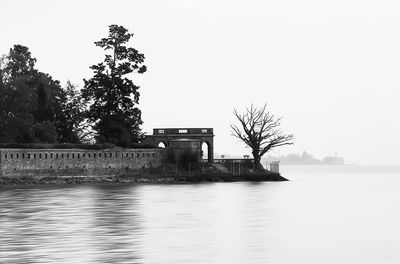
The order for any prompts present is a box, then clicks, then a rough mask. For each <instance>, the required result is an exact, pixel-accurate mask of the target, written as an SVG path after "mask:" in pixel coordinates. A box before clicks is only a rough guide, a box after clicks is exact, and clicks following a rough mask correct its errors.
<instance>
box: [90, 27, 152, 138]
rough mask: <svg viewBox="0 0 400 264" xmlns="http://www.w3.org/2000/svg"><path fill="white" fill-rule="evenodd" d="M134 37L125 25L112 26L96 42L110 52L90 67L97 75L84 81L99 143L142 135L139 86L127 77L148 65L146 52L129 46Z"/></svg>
mask: <svg viewBox="0 0 400 264" xmlns="http://www.w3.org/2000/svg"><path fill="white" fill-rule="evenodd" d="M132 36H133V34H130V33H128V30H127V29H125V28H124V27H122V26H118V25H111V26H109V34H108V37H107V38H103V39H101V40H100V41H97V42H95V45H96V46H98V47H100V48H103V49H104V50H105V51H106V52H108V53H106V55H105V59H104V61H103V62H101V63H98V64H97V65H93V66H91V67H90V68H91V69H92V70H93V72H94V76H93V77H92V78H91V79H89V80H84V82H85V86H84V88H83V89H82V96H83V98H84V99H85V101H86V102H88V104H89V109H88V112H87V114H88V118H89V119H90V120H91V121H92V122H93V123H94V126H93V129H94V131H95V132H96V141H97V142H101V143H105V142H108V143H114V144H117V145H126V144H129V143H131V142H138V140H139V138H140V136H141V131H140V125H141V124H142V119H141V111H140V110H139V109H138V108H137V104H138V103H139V91H138V89H139V86H137V85H135V84H134V83H133V82H132V80H131V79H130V78H129V77H128V76H129V75H130V74H132V73H144V72H145V71H146V66H144V65H143V62H144V55H143V54H141V53H139V52H138V51H137V50H136V49H134V48H132V47H127V46H126V44H127V43H128V41H129V40H130V39H131V37H132Z"/></svg>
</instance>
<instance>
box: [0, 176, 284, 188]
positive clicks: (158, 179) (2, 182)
mask: <svg viewBox="0 0 400 264" xmlns="http://www.w3.org/2000/svg"><path fill="white" fill-rule="evenodd" d="M245 181H247V182H262V181H288V179H286V178H284V177H282V176H281V175H280V174H279V173H260V174H242V175H233V174H228V173H225V174H221V173H220V174H216V173H204V174H201V173H197V174H179V175H176V174H138V175H126V174H125V175H124V174H122V175H93V176H86V175H84V176H21V177H8V176H1V177H0V186H1V187H2V186H19V185H58V184H60V185H61V184H71V185H75V184H103V183H118V184H143V183H156V184H184V183H205V182H245Z"/></svg>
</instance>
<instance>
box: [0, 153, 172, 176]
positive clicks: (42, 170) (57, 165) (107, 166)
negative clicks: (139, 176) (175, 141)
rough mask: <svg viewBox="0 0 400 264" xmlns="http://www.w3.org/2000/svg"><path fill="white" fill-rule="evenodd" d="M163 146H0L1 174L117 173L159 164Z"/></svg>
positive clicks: (141, 169) (66, 174)
mask: <svg viewBox="0 0 400 264" xmlns="http://www.w3.org/2000/svg"><path fill="white" fill-rule="evenodd" d="M163 155H164V152H163V149H158V148H155V149H104V150H86V149H0V177H2V176H3V177H23V176H81V175H86V176H89V175H97V176H99V175H116V174H120V173H121V172H124V171H131V172H140V171H143V170H145V169H149V168H156V167H158V166H160V165H161V164H162V160H163Z"/></svg>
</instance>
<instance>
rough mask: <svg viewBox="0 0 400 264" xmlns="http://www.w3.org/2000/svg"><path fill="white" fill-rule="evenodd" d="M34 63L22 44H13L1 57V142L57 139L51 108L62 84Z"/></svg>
mask: <svg viewBox="0 0 400 264" xmlns="http://www.w3.org/2000/svg"><path fill="white" fill-rule="evenodd" d="M35 63H36V59H35V58H33V57H32V54H31V52H30V51H29V49H28V48H27V47H25V46H22V45H14V47H13V48H11V49H10V52H9V53H8V54H7V55H5V56H3V57H2V59H1V61H0V97H1V99H0V100H1V101H0V103H1V106H0V118H1V119H0V130H1V133H0V142H19V143H31V142H48V143H52V142H55V141H56V139H57V134H56V132H55V128H54V111H55V108H56V107H57V106H58V105H59V104H58V102H57V97H58V94H59V93H61V92H62V88H61V86H60V84H59V82H58V81H55V80H53V79H52V78H51V76H50V75H48V74H45V73H42V72H39V71H38V70H37V69H36V68H35ZM44 129H46V130H48V132H46V133H44V132H43V130H44ZM45 134H46V135H45ZM43 135H45V136H43Z"/></svg>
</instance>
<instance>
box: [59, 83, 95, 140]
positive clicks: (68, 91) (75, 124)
mask: <svg viewBox="0 0 400 264" xmlns="http://www.w3.org/2000/svg"><path fill="white" fill-rule="evenodd" d="M59 106H60V107H59V108H58V109H57V110H58V111H56V112H55V115H56V118H55V123H56V124H57V128H58V131H57V132H58V134H59V142H69V143H81V142H87V141H88V140H89V137H90V133H91V131H90V129H89V128H88V124H87V122H86V119H85V115H84V112H85V109H86V106H85V102H84V100H83V98H82V96H81V93H80V91H79V90H78V88H77V86H76V85H74V84H72V83H71V82H70V81H67V85H66V87H65V89H64V90H63V92H62V93H61V94H60V98H59Z"/></svg>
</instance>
